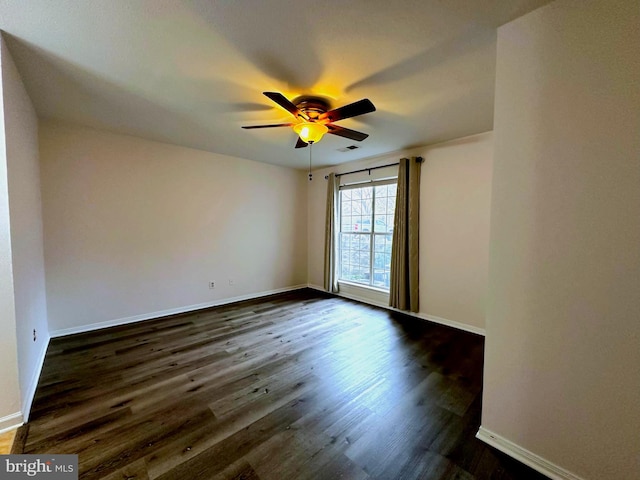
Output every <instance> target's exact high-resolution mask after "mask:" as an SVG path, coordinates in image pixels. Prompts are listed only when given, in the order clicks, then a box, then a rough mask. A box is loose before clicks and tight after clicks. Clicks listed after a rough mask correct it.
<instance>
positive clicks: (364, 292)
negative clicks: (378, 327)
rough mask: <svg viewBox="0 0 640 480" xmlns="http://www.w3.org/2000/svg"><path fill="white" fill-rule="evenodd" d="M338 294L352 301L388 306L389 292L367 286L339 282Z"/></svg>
mask: <svg viewBox="0 0 640 480" xmlns="http://www.w3.org/2000/svg"><path fill="white" fill-rule="evenodd" d="M338 286H339V294H340V295H343V296H345V297H347V298H351V299H353V300H359V301H361V302H364V303H369V304H372V305H377V306H379V307H386V306H387V305H388V304H389V292H388V291H386V290H382V289H380V288H376V287H371V286H369V285H360V284H358V283H351V282H344V281H341V280H339V281H338Z"/></svg>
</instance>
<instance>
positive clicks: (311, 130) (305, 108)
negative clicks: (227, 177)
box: [242, 92, 376, 148]
mask: <svg viewBox="0 0 640 480" xmlns="http://www.w3.org/2000/svg"><path fill="white" fill-rule="evenodd" d="M263 93H264V95H266V96H267V97H269V98H270V99H271V100H273V101H274V102H275V103H277V104H278V105H280V106H281V107H282V108H284V109H285V110H287V111H288V112H289V113H291V114H292V115H293V116H294V117H296V119H297V120H298V121H297V122H291V123H278V124H274V125H249V126H244V127H242V128H246V129H252V128H274V127H293V130H294V131H295V132H296V133H297V134H298V141H297V142H296V148H304V147H306V146H307V145H309V144H313V143H316V142H318V141H320V139H321V138H322V136H323V135H324V134H325V133H331V134H333V135H338V136H340V137H345V138H349V139H351V140H356V141H358V142H361V141H362V140H364V139H365V138H367V137H368V136H369V135H368V134H366V133H362V132H358V131H356V130H351V129H349V128H344V127H340V126H338V125H334V124H333V123H334V122H337V121H340V120H344V119H345V118H352V117H357V116H358V115H364V114H365V113H370V112H375V110H376V107H375V106H374V105H373V103H371V101H370V100H369V99H368V98H365V99H362V100H359V101H357V102H354V103H350V104H348V105H345V106H343V107H339V108H334V109H333V110H329V108H330V106H329V102H328V101H327V100H325V99H324V98H322V97H315V96H310V95H304V96H301V97H298V98H296V99H294V101H293V102H292V101H290V100H288V99H287V98H286V97H285V96H284V95H282V94H281V93H278V92H263Z"/></svg>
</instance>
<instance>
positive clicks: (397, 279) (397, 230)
mask: <svg viewBox="0 0 640 480" xmlns="http://www.w3.org/2000/svg"><path fill="white" fill-rule="evenodd" d="M421 165H422V158H420V157H414V158H412V159H411V160H409V159H407V158H403V159H401V160H400V165H399V167H398V191H397V193H396V211H395V220H394V223H393V243H392V245H391V278H390V289H389V306H391V307H395V308H399V309H401V310H410V311H412V312H417V311H418V307H419V305H418V256H419V255H418V253H419V252H418V245H419V238H418V232H419V229H420V225H419V223H420V167H421Z"/></svg>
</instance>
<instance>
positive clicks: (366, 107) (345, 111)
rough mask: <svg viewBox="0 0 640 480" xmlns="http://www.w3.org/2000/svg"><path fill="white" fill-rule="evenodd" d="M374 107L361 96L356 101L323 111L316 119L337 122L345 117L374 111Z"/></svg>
mask: <svg viewBox="0 0 640 480" xmlns="http://www.w3.org/2000/svg"><path fill="white" fill-rule="evenodd" d="M375 111H376V107H375V106H374V105H373V103H371V100H369V99H368V98H363V99H362V100H358V101H357V102H354V103H350V104H349V105H345V106H344V107H339V108H336V109H333V110H330V111H328V112H325V113H323V114H322V115H320V117H318V120H325V119H329V121H330V122H337V121H338V120H343V119H345V118H351V117H357V116H358V115H364V114H365V113H370V112H375Z"/></svg>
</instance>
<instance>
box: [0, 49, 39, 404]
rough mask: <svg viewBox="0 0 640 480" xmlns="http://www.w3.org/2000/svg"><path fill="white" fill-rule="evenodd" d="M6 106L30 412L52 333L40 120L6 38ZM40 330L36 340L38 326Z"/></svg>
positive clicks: (20, 342)
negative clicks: (44, 239)
mask: <svg viewBox="0 0 640 480" xmlns="http://www.w3.org/2000/svg"><path fill="white" fill-rule="evenodd" d="M1 48H2V53H1V57H2V85H3V89H2V105H3V113H4V129H3V131H4V135H5V142H4V143H5V148H6V165H7V186H8V193H9V195H8V199H9V217H8V218H9V223H10V232H11V262H12V274H13V296H14V309H15V335H16V338H17V354H18V372H19V384H20V392H21V400H22V405H21V409H22V411H23V412H24V413H25V415H26V414H27V413H28V411H29V408H30V404H31V400H32V398H33V394H34V392H35V387H36V385H37V381H38V376H39V374H40V369H41V367H42V362H43V359H44V354H45V352H46V348H47V344H48V340H49V333H48V324H47V309H46V297H45V281H44V255H43V247H42V209H41V202H40V169H39V162H38V119H37V116H36V113H35V110H34V108H33V105H32V104H31V100H30V99H29V96H28V95H27V92H26V90H25V88H24V85H23V84H22V80H21V78H20V75H19V73H18V71H17V69H16V67H15V65H14V63H13V60H12V58H11V55H10V53H9V51H8V49H7V47H6V44H5V43H4V41H2V46H1ZM34 330H35V331H36V334H37V335H36V340H35V341H34V338H33V331H34Z"/></svg>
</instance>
